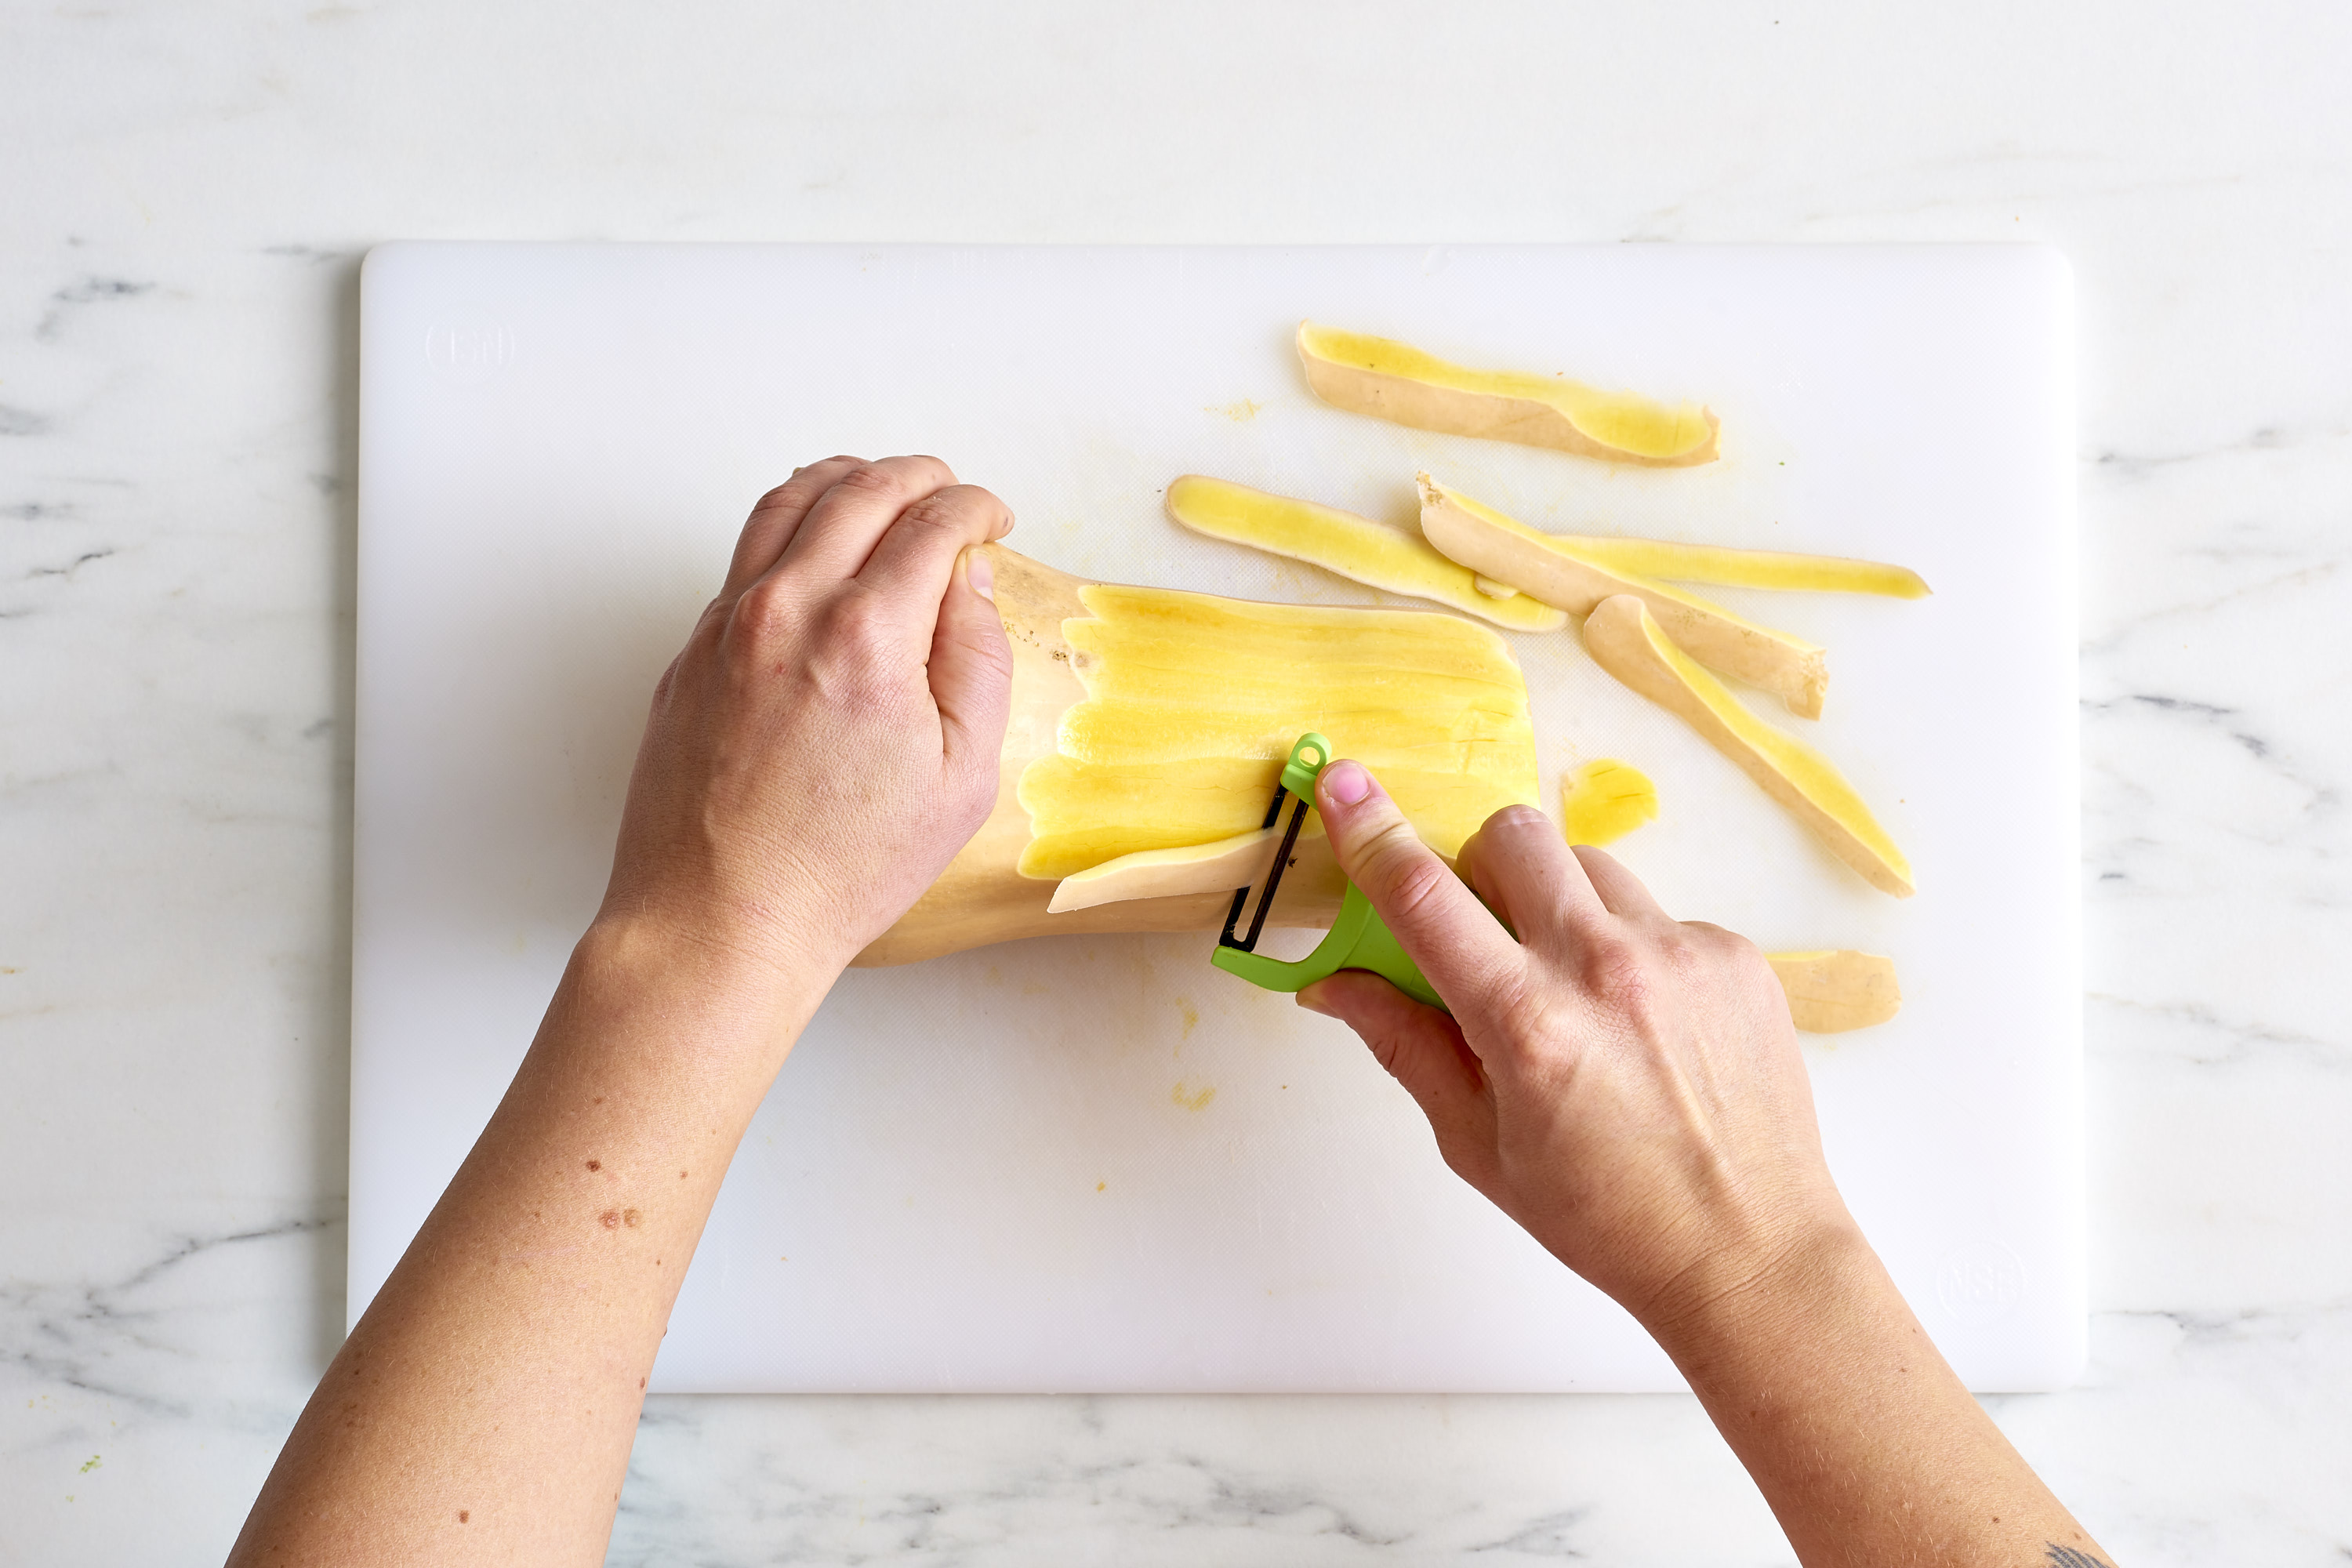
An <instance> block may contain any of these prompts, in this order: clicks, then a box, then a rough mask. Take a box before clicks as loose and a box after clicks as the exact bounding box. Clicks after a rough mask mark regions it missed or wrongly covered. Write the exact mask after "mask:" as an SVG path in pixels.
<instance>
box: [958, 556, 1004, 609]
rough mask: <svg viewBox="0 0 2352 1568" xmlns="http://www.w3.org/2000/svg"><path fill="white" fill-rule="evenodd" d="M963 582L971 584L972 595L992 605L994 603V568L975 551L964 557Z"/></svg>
mask: <svg viewBox="0 0 2352 1568" xmlns="http://www.w3.org/2000/svg"><path fill="white" fill-rule="evenodd" d="M963 580H964V581H965V582H967V583H969V584H971V591H972V592H973V593H975V594H977V595H980V596H981V597H982V598H983V599H986V600H987V601H988V602H989V603H990V604H994V603H996V568H995V567H994V566H992V565H991V564H990V563H989V559H988V557H987V556H985V555H983V554H982V553H981V552H979V551H977V550H975V551H972V552H971V553H970V554H968V555H966V556H965V557H964V563H963Z"/></svg>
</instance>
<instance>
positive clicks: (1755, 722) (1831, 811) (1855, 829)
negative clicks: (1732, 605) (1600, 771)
mask: <svg viewBox="0 0 2352 1568" xmlns="http://www.w3.org/2000/svg"><path fill="white" fill-rule="evenodd" d="M1643 630H1644V631H1645V632H1647V633H1648V635H1649V639H1650V646H1651V647H1654V648H1655V649H1656V650H1657V652H1658V656H1659V658H1663V659H1664V660H1665V662H1666V664H1667V666H1668V667H1669V668H1672V669H1673V670H1674V672H1675V676H1676V677H1677V678H1679V679H1681V681H1682V683H1683V684H1684V685H1685V686H1686V687H1688V688H1689V689H1690V691H1691V694H1692V695H1693V696H1695V697H1696V698H1697V699H1698V700H1700V701H1701V702H1703V703H1705V704H1706V708H1707V710H1708V711H1709V712H1711V713H1713V714H1714V715H1715V716H1716V718H1717V720H1718V721H1721V722H1722V724H1723V727H1724V728H1725V729H1727V730H1729V731H1731V732H1732V734H1733V735H1734V736H1735V737H1737V738H1738V741H1739V742H1740V743H1741V744H1742V745H1745V746H1746V747H1748V750H1750V751H1751V752H1755V753H1756V754H1757V755H1758V756H1759V757H1760V758H1762V759H1763V760H1764V762H1765V763H1767V764H1768V765H1769V767H1770V768H1771V769H1772V771H1773V772H1775V773H1779V774H1780V776H1781V777H1782V778H1784V779H1786V780H1788V781H1789V783H1790V784H1791V785H1792V786H1794V787H1795V789H1796V791H1797V793H1798V794H1799V795H1802V796H1804V798H1805V799H1806V800H1807V801H1809V802H1811V804H1812V805H1814V806H1816V807H1818V808H1819V809H1820V810H1822V812H1824V813H1825V814H1827V815H1828V816H1831V817H1832V818H1834V819H1835V820H1836V822H1837V824H1838V826H1840V827H1843V829H1844V830H1845V831H1846V832H1847V833H1850V834H1852V835H1853V837H1854V839H1855V840H1856V841H1857V842H1859V843H1860V844H1861V845H1862V846H1863V847H1864V848H1865V849H1867V850H1868V851H1869V852H1870V853H1871V854H1872V855H1874V856H1875V857H1877V858H1878V860H1879V862H1880V863H1881V864H1882V865H1884V866H1885V867H1886V868H1887V869H1889V870H1890V871H1892V872H1894V874H1895V877H1896V878H1897V879H1900V880H1901V882H1902V883H1903V885H1904V888H1905V889H1906V891H1907V890H1908V889H1910V888H1911V887H1913V886H1914V885H1915V884H1914V882H1913V879H1912V876H1911V862H1910V861H1909V860H1908V859H1907V858H1905V856H1904V853H1903V851H1902V850H1901V849H1899V848H1897V847H1895V840H1894V839H1893V838H1891V837H1887V833H1886V829H1885V828H1884V827H1881V826H1879V825H1878V818H1876V817H1875V816H1872V815H1871V814H1870V807H1869V806H1868V805H1864V802H1863V798H1862V796H1861V795H1857V794H1856V793H1854V787H1853V785H1852V784H1848V783H1846V781H1845V775H1844V774H1843V773H1840V772H1838V771H1837V768H1836V766H1835V764H1833V763H1831V761H1830V760H1829V759H1828V758H1827V757H1824V756H1822V754H1821V753H1820V752H1816V751H1815V750H1813V749H1812V748H1811V746H1808V745H1807V744H1805V743H1804V742H1802V741H1800V740H1798V739H1797V738H1796V737H1795V736H1793V735H1787V734H1783V733H1782V732H1781V731H1778V730H1776V729H1774V728H1773V727H1772V726H1771V725H1769V724H1767V723H1766V722H1764V721H1762V720H1761V719H1759V718H1758V717H1756V715H1755V714H1753V713H1751V712H1749V711H1748V709H1747V708H1746V706H1745V705H1743V704H1742V703H1741V702H1740V700H1739V699H1738V698H1737V697H1734V696H1733V695H1732V694H1731V693H1730V692H1729V691H1728V690H1727V689H1725V688H1724V684H1723V682H1721V681H1719V680H1717V679H1716V678H1715V677H1714V676H1712V675H1709V674H1708V673H1707V672H1706V670H1705V669H1703V668H1700V667H1699V664H1698V661H1697V660H1696V659H1694V658H1691V657H1690V655H1688V654H1686V653H1685V652H1683V650H1682V649H1680V648H1678V647H1675V643H1674V639H1673V638H1672V637H1667V636H1666V635H1665V634H1664V633H1663V632H1661V631H1660V630H1659V629H1658V627H1657V626H1656V624H1655V623H1654V622H1652V621H1650V620H1648V619H1646V618H1644V620H1643Z"/></svg>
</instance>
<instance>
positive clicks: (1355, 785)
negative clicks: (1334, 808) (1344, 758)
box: [1323, 762, 1372, 805]
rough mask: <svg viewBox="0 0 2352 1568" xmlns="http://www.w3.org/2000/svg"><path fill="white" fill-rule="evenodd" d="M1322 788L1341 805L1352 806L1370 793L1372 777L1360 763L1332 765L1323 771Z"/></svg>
mask: <svg viewBox="0 0 2352 1568" xmlns="http://www.w3.org/2000/svg"><path fill="white" fill-rule="evenodd" d="M1323 788H1324V789H1325V790H1326V791H1327V792H1328V794H1329V795H1330V796H1331V798H1332V799H1333V800H1336V801H1338V802H1339V804H1340V805H1355V804H1356V803H1357V802H1358V801H1360V800H1361V799H1363V798H1364V796H1366V795H1370V794H1371V793H1372V775H1371V774H1370V773H1366V772H1365V771H1364V766H1363V764H1362V763H1349V762H1339V763H1332V764H1331V765H1330V766H1329V767H1328V768H1325V769H1324V770H1323Z"/></svg>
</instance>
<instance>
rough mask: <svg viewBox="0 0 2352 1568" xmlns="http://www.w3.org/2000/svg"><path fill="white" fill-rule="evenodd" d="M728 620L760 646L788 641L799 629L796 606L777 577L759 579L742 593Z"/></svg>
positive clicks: (799, 621)
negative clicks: (759, 642)
mask: <svg viewBox="0 0 2352 1568" xmlns="http://www.w3.org/2000/svg"><path fill="white" fill-rule="evenodd" d="M729 618H730V620H731V622H732V623H733V624H734V625H735V626H740V628H742V630H743V631H745V632H746V633H748V634H750V635H751V637H753V638H755V639H757V640H758V641H761V642H762V643H765V642H772V641H776V640H779V639H783V638H789V637H792V636H793V635H794V634H795V633H796V632H798V631H799V630H800V628H801V625H802V612H801V607H800V605H799V604H798V603H796V602H795V601H794V599H793V595H792V594H791V593H790V592H789V591H788V590H787V589H786V588H785V587H784V584H783V582H782V579H780V578H776V577H762V578H761V579H760V580H759V581H758V582H756V583H754V584H751V586H750V587H748V588H746V589H744V590H743V592H742V593H741V594H740V595H738V596H737V598H736V600H735V605H734V609H733V611H732V613H731V615H730V617H729Z"/></svg>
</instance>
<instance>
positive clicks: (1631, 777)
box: [1559, 757, 1658, 847]
mask: <svg viewBox="0 0 2352 1568" xmlns="http://www.w3.org/2000/svg"><path fill="white" fill-rule="evenodd" d="M1559 805H1560V814H1559V819H1560V831H1561V832H1562V833H1564V834H1565V835H1566V836H1567V837H1568V841H1569V842H1570V844H1591V845H1593V846H1595V847H1599V846H1601V845H1603V844H1614V843H1615V842H1616V841H1617V840H1618V839H1620V838H1622V837H1625V835H1627V834H1628V833H1631V832H1633V829H1635V828H1637V827H1639V826H1642V825H1643V823H1645V822H1655V821H1656V820H1657V819H1658V786H1657V785H1655V784H1652V783H1651V782H1650V776H1649V775H1648V774H1647V773H1643V771H1642V770H1641V769H1639V768H1637V767H1635V766H1634V765H1633V763H1621V762H1619V761H1617V760H1616V759H1615V758H1614V757H1602V758H1601V759H1599V760H1598V761H1596V762H1590V763H1585V764H1584V765H1583V766H1582V767H1580V768H1579V769H1577V770H1576V772H1575V773H1573V774H1571V775H1570V777H1569V779H1568V782H1567V784H1565V785H1564V786H1563V787H1562V788H1561V791H1560V803H1559Z"/></svg>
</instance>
